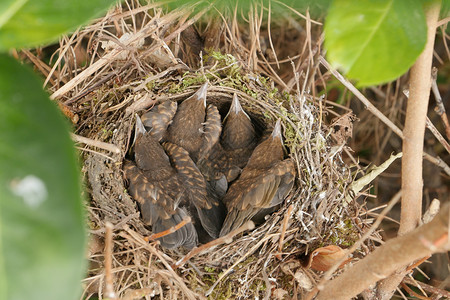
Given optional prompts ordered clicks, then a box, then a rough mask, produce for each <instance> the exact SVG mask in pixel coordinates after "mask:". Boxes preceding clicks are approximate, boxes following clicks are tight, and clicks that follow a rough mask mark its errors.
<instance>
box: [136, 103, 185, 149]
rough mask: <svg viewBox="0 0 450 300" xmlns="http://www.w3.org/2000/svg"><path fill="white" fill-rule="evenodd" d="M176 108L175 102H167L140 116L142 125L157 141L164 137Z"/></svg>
mask: <svg viewBox="0 0 450 300" xmlns="http://www.w3.org/2000/svg"><path fill="white" fill-rule="evenodd" d="M177 107H178V105H177V102H175V101H169V100H167V101H165V102H163V103H161V104H159V105H157V106H155V107H153V109H152V110H151V111H149V112H147V113H145V114H144V115H142V118H141V120H142V123H143V124H144V126H145V127H146V129H147V130H148V131H149V132H150V134H151V135H152V136H153V137H155V138H156V139H157V140H158V141H160V140H161V139H162V137H163V136H164V135H165V133H166V131H167V127H168V126H169V124H170V123H171V122H172V119H173V116H174V115H175V113H176V111H177Z"/></svg>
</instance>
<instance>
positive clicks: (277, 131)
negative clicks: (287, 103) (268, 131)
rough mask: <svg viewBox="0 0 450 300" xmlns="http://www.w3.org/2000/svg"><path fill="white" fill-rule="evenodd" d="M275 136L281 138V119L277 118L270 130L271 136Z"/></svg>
mask: <svg viewBox="0 0 450 300" xmlns="http://www.w3.org/2000/svg"><path fill="white" fill-rule="evenodd" d="M276 137H278V138H280V139H281V119H278V120H277V123H276V124H275V127H274V128H273V131H272V138H273V139H274V138H276Z"/></svg>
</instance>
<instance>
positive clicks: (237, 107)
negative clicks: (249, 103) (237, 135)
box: [230, 93, 242, 115]
mask: <svg viewBox="0 0 450 300" xmlns="http://www.w3.org/2000/svg"><path fill="white" fill-rule="evenodd" d="M241 110H242V106H241V103H239V98H238V96H237V94H236V93H235V94H234V95H233V102H231V107H230V111H233V112H234V113H235V114H236V115H237V114H238V113H239V112H240V111H241Z"/></svg>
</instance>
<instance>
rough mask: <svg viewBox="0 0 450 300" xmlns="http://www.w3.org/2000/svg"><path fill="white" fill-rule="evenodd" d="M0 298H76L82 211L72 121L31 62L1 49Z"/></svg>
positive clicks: (81, 264) (82, 265) (80, 267)
mask: <svg viewBox="0 0 450 300" xmlns="http://www.w3.org/2000/svg"><path fill="white" fill-rule="evenodd" d="M0 70H1V72H0V141H1V143H0V299H8V300H23V299H47V300H51V299H55V300H57V299H58V300H60V299H79V296H80V288H81V285H80V280H81V278H82V277H83V274H84V270H85V263H84V248H85V247H84V246H85V233H84V211H83V206H82V199H81V196H80V195H81V182H80V175H79V166H78V162H77V157H76V154H75V152H74V147H73V144H72V142H71V140H70V137H69V126H68V124H67V122H66V120H65V119H64V118H63V116H62V115H61V114H60V112H59V110H58V108H57V107H56V105H55V104H54V103H52V102H51V101H50V100H49V98H48V95H47V94H46V93H45V92H44V91H43V90H42V88H41V86H42V82H41V80H39V78H38V77H37V75H35V74H34V73H33V72H32V71H31V70H30V69H29V68H27V67H24V66H21V65H20V63H19V62H17V61H16V60H14V59H13V58H11V57H9V56H7V55H5V54H0Z"/></svg>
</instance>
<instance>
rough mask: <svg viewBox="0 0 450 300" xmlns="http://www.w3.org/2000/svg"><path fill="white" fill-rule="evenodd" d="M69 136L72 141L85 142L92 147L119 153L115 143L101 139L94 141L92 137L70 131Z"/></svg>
mask: <svg viewBox="0 0 450 300" xmlns="http://www.w3.org/2000/svg"><path fill="white" fill-rule="evenodd" d="M70 136H71V137H72V140H73V141H74V142H77V143H83V144H86V145H89V146H92V147H97V148H100V149H103V150H107V151H109V152H112V153H115V154H120V153H121V151H120V149H119V148H118V147H117V146H116V145H113V144H108V143H105V142H101V141H95V140H93V139H90V138H87V137H84V136H80V135H76V134H74V133H71V134H70Z"/></svg>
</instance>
